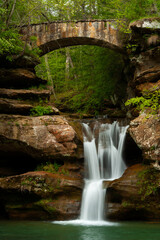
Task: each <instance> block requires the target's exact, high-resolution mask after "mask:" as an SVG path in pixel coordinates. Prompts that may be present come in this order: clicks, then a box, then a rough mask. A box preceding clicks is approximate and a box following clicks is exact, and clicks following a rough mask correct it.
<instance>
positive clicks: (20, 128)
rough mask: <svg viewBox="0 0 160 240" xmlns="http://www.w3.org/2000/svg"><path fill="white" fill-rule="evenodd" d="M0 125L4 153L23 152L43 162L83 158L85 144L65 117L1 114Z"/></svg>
mask: <svg viewBox="0 0 160 240" xmlns="http://www.w3.org/2000/svg"><path fill="white" fill-rule="evenodd" d="M0 123H1V124H0V151H2V152H6V153H8V152H10V154H11V155H12V153H14V152H22V153H26V154H28V155H29V156H31V157H33V158H35V159H41V160H44V161H46V160H47V159H54V160H55V159H61V160H63V159H66V158H81V157H82V147H81V146H82V143H81V141H80V140H79V138H78V137H77V135H76V132H75V131H74V129H73V128H72V127H71V126H70V125H69V123H68V122H67V120H66V119H65V118H64V117H62V116H41V117H25V116H19V115H17V116H16V115H5V114H1V115H0ZM78 146H80V148H79V147H78Z"/></svg>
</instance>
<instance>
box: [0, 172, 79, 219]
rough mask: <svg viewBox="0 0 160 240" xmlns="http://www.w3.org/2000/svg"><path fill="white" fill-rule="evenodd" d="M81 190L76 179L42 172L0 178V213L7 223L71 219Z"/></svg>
mask: <svg viewBox="0 0 160 240" xmlns="http://www.w3.org/2000/svg"><path fill="white" fill-rule="evenodd" d="M82 188H83V182H82V180H80V179H76V178H71V177H67V176H64V175H60V174H58V173H57V174H53V173H48V172H43V171H40V172H38V171H37V172H36V171H35V172H28V173H25V174H21V175H17V176H11V177H5V178H0V203H1V209H4V211H5V213H6V214H5V215H6V216H7V217H8V218H9V219H18V220H19V219H23V220H26V219H30V220H34V219H35V220H47V219H52V220H64V219H73V218H76V217H78V215H79V211H80V201H81V194H82Z"/></svg>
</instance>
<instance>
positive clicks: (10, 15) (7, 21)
mask: <svg viewBox="0 0 160 240" xmlns="http://www.w3.org/2000/svg"><path fill="white" fill-rule="evenodd" d="M16 2H17V0H14V2H13V5H12V9H11V11H10V13H9V15H8V18H7V20H6V27H7V28H8V26H9V23H10V20H11V18H12V15H13V13H14V9H15V6H16Z"/></svg>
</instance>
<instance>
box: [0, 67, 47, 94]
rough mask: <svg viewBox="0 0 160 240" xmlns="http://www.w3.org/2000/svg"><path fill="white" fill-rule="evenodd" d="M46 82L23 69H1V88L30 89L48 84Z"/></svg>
mask: <svg viewBox="0 0 160 240" xmlns="http://www.w3.org/2000/svg"><path fill="white" fill-rule="evenodd" d="M46 83H47V81H46V80H42V79H40V78H38V77H36V75H35V74H34V73H33V72H31V71H29V70H27V69H23V68H17V69H4V68H1V69H0V87H1V88H7V87H8V88H17V89H20V88H28V87H32V86H38V85H39V84H46Z"/></svg>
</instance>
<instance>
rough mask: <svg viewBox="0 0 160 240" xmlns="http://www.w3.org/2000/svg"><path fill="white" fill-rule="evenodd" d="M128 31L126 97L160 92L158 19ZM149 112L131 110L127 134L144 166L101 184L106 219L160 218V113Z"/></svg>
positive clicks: (136, 167) (138, 166)
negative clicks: (130, 46)
mask: <svg viewBox="0 0 160 240" xmlns="http://www.w3.org/2000/svg"><path fill="white" fill-rule="evenodd" d="M155 22H156V23H158V25H155ZM131 29H132V44H135V45H136V51H135V52H134V53H132V57H131V64H132V66H134V70H135V71H134V75H133V77H132V79H131V80H130V82H129V84H128V90H129V91H128V95H129V97H135V96H143V95H144V93H145V92H148V93H154V92H155V91H158V90H159V89H160V86H159V84H160V51H159V50H160V47H159V41H160V38H159V29H160V24H159V22H158V21H157V20H156V21H154V20H151V19H148V20H147V19H146V20H139V21H137V22H134V23H132V24H131ZM133 55H134V56H133ZM157 101H160V99H159V98H157ZM159 103H160V102H159ZM149 110H150V109H147V110H146V111H145V112H141V113H140V112H139V114H137V117H136V118H135V115H134V114H132V113H134V111H133V109H131V110H130V113H131V115H132V116H131V122H130V126H129V128H128V132H129V134H130V135H131V137H132V138H133V140H134V141H135V143H136V144H137V146H138V147H139V148H140V149H141V151H142V156H143V164H134V165H133V166H131V167H128V169H127V170H126V171H125V173H124V174H123V176H122V177H121V178H120V179H117V180H114V181H111V182H104V188H107V202H106V204H107V207H108V210H107V213H106V214H107V217H108V218H109V219H114V220H137V219H138V220H158V221H159V219H160V205H159V197H160V192H159V189H160V171H159V169H160V168H159V163H160V114H159V111H158V110H157V112H156V114H155V115H150V114H148V113H149Z"/></svg>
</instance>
